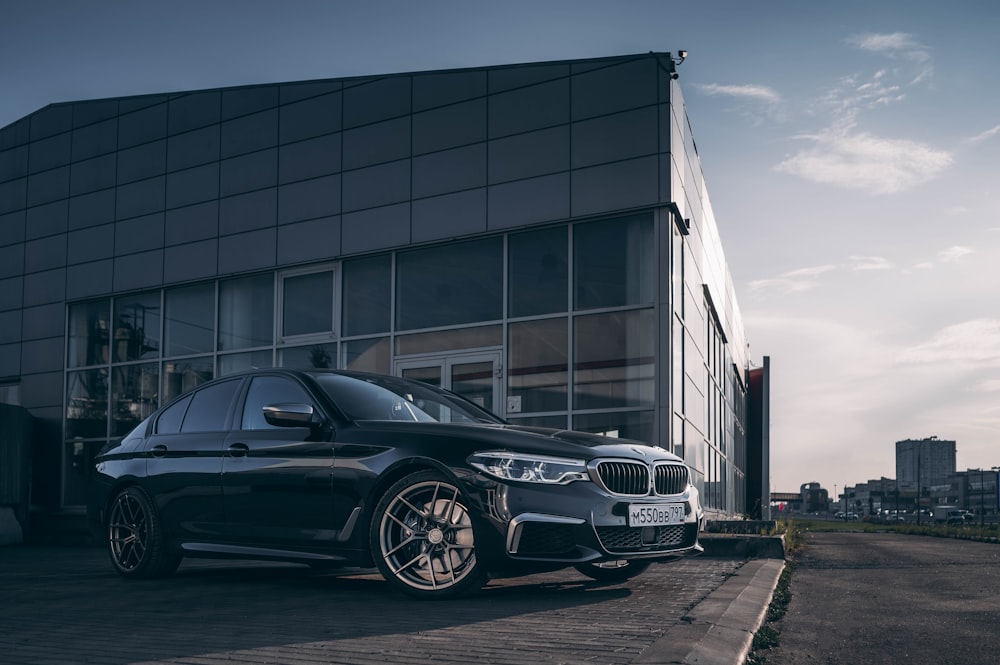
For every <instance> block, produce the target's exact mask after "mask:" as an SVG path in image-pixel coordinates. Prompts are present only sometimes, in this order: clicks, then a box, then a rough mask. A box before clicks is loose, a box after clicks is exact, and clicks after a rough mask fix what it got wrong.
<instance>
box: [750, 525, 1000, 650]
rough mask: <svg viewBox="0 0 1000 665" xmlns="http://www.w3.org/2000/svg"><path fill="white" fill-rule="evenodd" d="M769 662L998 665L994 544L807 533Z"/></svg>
mask: <svg viewBox="0 0 1000 665" xmlns="http://www.w3.org/2000/svg"><path fill="white" fill-rule="evenodd" d="M790 590H791V593H792V599H791V602H790V603H789V606H788V613H787V614H786V615H785V618H784V619H782V620H781V621H780V622H778V624H777V628H778V629H779V630H780V636H779V646H778V648H777V649H774V650H772V651H770V652H765V653H763V654H761V655H763V656H764V658H765V659H766V663H767V665H810V664H814V665H840V664H844V665H847V664H850V665H870V664H876V663H879V664H881V663H906V665H996V664H997V663H1000V630H998V627H1000V545H996V544H990V543H977V542H971V541H965V540H954V539H946V538H930V537H925V536H906V535H895V534H887V533H872V534H866V533H811V534H807V535H806V537H805V547H804V549H803V550H802V552H801V553H800V554H798V555H797V556H796V561H795V564H794V570H793V572H792V576H791V586H790Z"/></svg>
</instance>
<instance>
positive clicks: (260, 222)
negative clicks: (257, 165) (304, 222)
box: [219, 187, 278, 272]
mask: <svg viewBox="0 0 1000 665" xmlns="http://www.w3.org/2000/svg"><path fill="white" fill-rule="evenodd" d="M277 192H278V190H277V189H276V188H274V187H272V188H271V189H264V190H261V191H258V192H250V193H249V194H240V195H239V196H231V197H229V198H227V199H222V200H221V201H219V235H228V234H230V233H239V232H241V231H250V230H252V229H260V228H263V227H266V226H274V225H275V224H276V223H277V219H278V194H277ZM223 272H225V271H223Z"/></svg>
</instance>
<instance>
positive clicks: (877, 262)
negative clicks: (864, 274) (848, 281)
mask: <svg viewBox="0 0 1000 665" xmlns="http://www.w3.org/2000/svg"><path fill="white" fill-rule="evenodd" d="M848 260H849V261H850V262H851V264H850V266H849V267H850V269H851V270H890V269H891V268H893V267H894V266H893V264H892V262H891V261H889V260H888V259H886V258H885V257H882V256H851V257H848Z"/></svg>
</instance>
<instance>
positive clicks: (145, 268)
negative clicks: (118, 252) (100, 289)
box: [112, 249, 163, 291]
mask: <svg viewBox="0 0 1000 665" xmlns="http://www.w3.org/2000/svg"><path fill="white" fill-rule="evenodd" d="M161 284H163V250H162V249H157V250H154V251H152V252H142V253H141V254H130V255H128V256H119V257H117V258H115V273H114V279H113V281H112V285H113V286H114V289H115V291H129V290H131V289H144V288H146V287H151V286H160V285H161Z"/></svg>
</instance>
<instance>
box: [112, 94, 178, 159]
mask: <svg viewBox="0 0 1000 665" xmlns="http://www.w3.org/2000/svg"><path fill="white" fill-rule="evenodd" d="M166 135H167V105H166V104H157V105H156V106H150V107H148V108H144V109H142V110H141V111H133V112H132V113H123V114H122V115H120V116H118V149H119V150H121V149H122V148H131V147H132V146H134V145H139V144H140V143H147V142H149V141H155V140H156V139H162V138H163V137H165V136H166Z"/></svg>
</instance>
